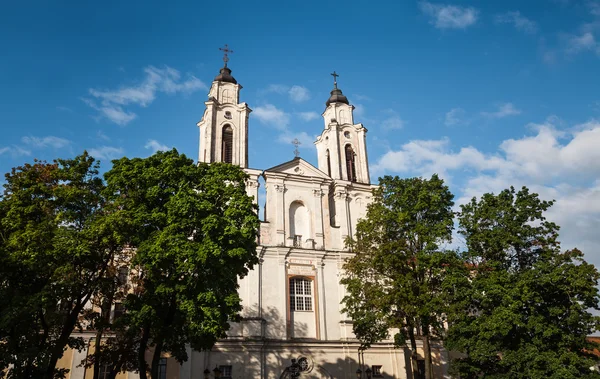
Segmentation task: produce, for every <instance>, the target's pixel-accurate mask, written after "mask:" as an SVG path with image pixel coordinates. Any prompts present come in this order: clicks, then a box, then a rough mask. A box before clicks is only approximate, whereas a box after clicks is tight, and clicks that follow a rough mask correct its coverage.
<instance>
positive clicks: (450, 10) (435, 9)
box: [419, 1, 479, 29]
mask: <svg viewBox="0 0 600 379" xmlns="http://www.w3.org/2000/svg"><path fill="white" fill-rule="evenodd" d="M419 6H420V8H421V11H422V12H423V13H425V14H426V15H428V16H429V17H431V21H430V23H431V24H433V25H434V26H435V27H436V28H438V29H465V28H467V27H469V26H471V25H473V24H475V22H477V17H478V15H479V11H478V10H477V9H475V8H473V7H461V6H457V5H446V4H433V3H430V2H427V1H421V2H420V3H419Z"/></svg>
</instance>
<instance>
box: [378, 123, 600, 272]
mask: <svg viewBox="0 0 600 379" xmlns="http://www.w3.org/2000/svg"><path fill="white" fill-rule="evenodd" d="M557 122H558V120H557V119H556V118H549V119H548V120H546V121H545V122H544V123H541V124H531V125H529V127H530V130H534V131H535V133H534V134H532V135H529V136H526V137H523V138H519V139H508V140H505V141H503V142H502V143H500V144H499V146H498V149H497V151H496V152H492V153H484V152H482V151H480V150H478V149H476V148H475V147H472V146H467V147H462V148H459V149H458V150H456V149H453V148H452V145H451V142H450V140H449V139H447V138H445V139H440V140H415V141H410V142H408V143H406V144H404V145H403V146H401V148H400V149H398V150H396V151H389V152H387V153H386V154H384V155H383V156H382V157H380V158H379V159H378V160H377V162H376V163H375V164H374V165H373V167H372V172H373V173H375V174H384V173H399V174H401V175H423V176H429V175H431V174H433V173H438V174H440V175H441V176H442V177H443V178H445V179H446V180H449V181H450V183H451V188H452V186H453V185H454V184H453V183H458V184H457V185H456V187H454V188H452V190H453V192H455V194H457V195H459V196H457V203H459V204H460V203H464V202H466V201H468V200H469V199H470V198H471V197H473V196H480V195H481V194H483V193H486V192H495V193H498V192H499V191H501V190H502V189H505V188H508V187H509V186H511V185H512V186H514V187H515V188H520V187H521V186H523V185H526V186H528V187H529V188H530V189H531V190H532V191H533V192H537V193H539V194H540V196H541V197H542V198H544V199H547V200H551V199H556V204H555V205H554V206H553V207H552V208H551V210H550V211H549V213H548V217H549V219H550V220H552V221H555V222H557V223H558V224H559V225H561V226H562V229H561V230H562V232H561V239H562V241H563V247H564V248H571V247H574V246H579V247H582V248H583V250H584V252H586V256H587V257H588V259H589V260H590V261H592V262H594V263H596V264H599V265H600V249H599V248H598V247H597V246H599V245H600V234H598V233H597V230H598V227H600V179H597V178H598V177H600V149H597V146H599V145H600V121H597V120H592V121H590V122H587V123H585V124H581V125H576V126H574V127H572V128H570V129H563V130H559V129H557V125H556V124H557Z"/></svg>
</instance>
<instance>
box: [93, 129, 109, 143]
mask: <svg viewBox="0 0 600 379" xmlns="http://www.w3.org/2000/svg"><path fill="white" fill-rule="evenodd" d="M96 137H98V139H101V140H103V141H110V137H109V136H107V135H106V134H104V133H103V132H102V130H98V133H96Z"/></svg>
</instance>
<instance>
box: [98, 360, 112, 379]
mask: <svg viewBox="0 0 600 379" xmlns="http://www.w3.org/2000/svg"><path fill="white" fill-rule="evenodd" d="M109 376H110V367H109V366H108V363H105V364H102V363H101V364H100V370H99V372H98V377H99V378H100V379H108V377H109Z"/></svg>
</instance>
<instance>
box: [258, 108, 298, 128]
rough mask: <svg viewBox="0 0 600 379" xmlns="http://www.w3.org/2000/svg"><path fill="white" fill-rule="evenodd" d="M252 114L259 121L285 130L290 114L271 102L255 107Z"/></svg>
mask: <svg viewBox="0 0 600 379" xmlns="http://www.w3.org/2000/svg"><path fill="white" fill-rule="evenodd" d="M252 114H253V115H254V117H256V118H257V119H258V121H260V122H261V123H263V124H265V125H270V126H273V127H275V128H276V129H279V130H286V129H287V127H288V125H289V123H290V115H289V114H288V113H286V112H284V111H282V110H281V109H279V108H277V107H276V106H274V105H273V104H265V105H264V106H261V107H256V108H254V111H253V112H252Z"/></svg>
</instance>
